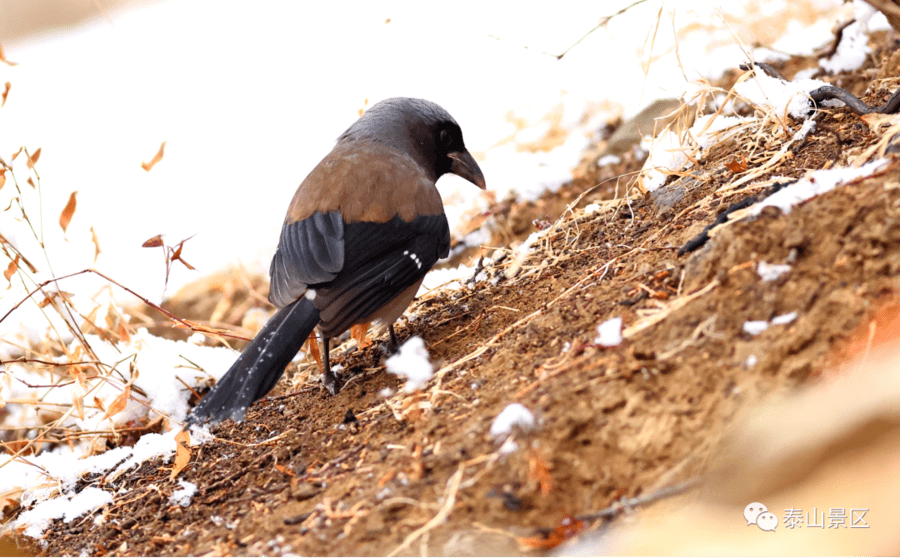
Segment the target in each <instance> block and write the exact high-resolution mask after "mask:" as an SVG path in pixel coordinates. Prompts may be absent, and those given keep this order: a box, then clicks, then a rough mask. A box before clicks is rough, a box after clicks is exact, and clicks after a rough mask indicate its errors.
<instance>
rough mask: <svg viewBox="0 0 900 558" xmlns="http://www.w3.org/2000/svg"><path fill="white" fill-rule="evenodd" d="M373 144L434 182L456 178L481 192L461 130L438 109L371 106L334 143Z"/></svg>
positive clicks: (415, 102)
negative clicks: (449, 176)
mask: <svg viewBox="0 0 900 558" xmlns="http://www.w3.org/2000/svg"><path fill="white" fill-rule="evenodd" d="M354 140H363V141H366V140H367V141H377V142H379V143H384V144H386V145H389V146H391V147H394V148H396V149H398V150H400V151H402V152H403V153H406V154H407V155H409V156H410V157H412V159H413V160H415V161H416V162H417V163H418V164H419V165H420V166H421V167H422V169H423V170H425V172H427V173H429V174H430V175H431V177H432V178H433V179H434V180H437V179H438V178H439V177H440V176H441V175H443V174H445V173H448V172H449V173H453V174H456V175H459V176H461V177H463V178H465V179H466V180H468V181H469V182H471V183H473V184H475V185H476V186H478V187H479V188H482V189H484V187H485V182H484V175H483V174H482V173H481V169H480V168H479V167H478V164H477V163H475V160H474V159H473V158H472V156H471V155H470V154H469V152H468V151H467V150H466V145H465V143H463V136H462V130H461V129H460V127H459V124H457V123H456V120H454V119H453V117H452V116H450V113H448V112H447V111H446V110H444V109H443V108H442V107H441V106H440V105H437V104H435V103H432V102H431V101H426V100H425V99H414V98H411V97H392V98H390V99H385V100H383V101H380V102H378V103H375V104H374V105H372V107H371V108H369V109H368V110H367V111H365V112H364V113H363V115H362V116H361V117H360V119H359V120H357V121H356V122H354V123H353V125H352V126H350V127H349V128H347V131H346V132H344V133H343V134H341V137H340V138H338V141H339V142H341V141H354Z"/></svg>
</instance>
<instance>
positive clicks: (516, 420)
mask: <svg viewBox="0 0 900 558" xmlns="http://www.w3.org/2000/svg"><path fill="white" fill-rule="evenodd" d="M514 426H518V427H519V428H522V429H524V430H530V429H531V428H534V415H533V414H532V413H531V411H529V410H528V409H527V408H526V407H525V405H522V404H521V403H510V404H509V405H507V406H506V408H504V409H503V410H502V411H500V414H499V415H497V418H495V419H494V422H493V423H492V424H491V436H494V437H495V438H499V437H501V436H505V435H507V434H509V433H510V432H512V429H513V427H514Z"/></svg>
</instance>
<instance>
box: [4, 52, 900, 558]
mask: <svg viewBox="0 0 900 558" xmlns="http://www.w3.org/2000/svg"><path fill="white" fill-rule="evenodd" d="M874 41H875V42H874V46H875V48H874V49H873V55H872V56H871V57H870V60H869V61H868V62H867V63H866V65H865V66H864V67H863V68H861V69H859V70H857V71H855V72H853V73H851V74H846V75H840V76H821V78H822V79H825V80H828V81H829V82H832V83H837V84H842V85H843V86H845V87H848V88H849V89H850V90H851V91H853V92H854V93H856V94H858V95H862V98H863V100H865V101H866V102H868V103H869V104H880V103H881V102H883V100H884V99H886V97H887V96H889V95H890V93H891V92H892V91H893V89H894V88H895V87H896V84H897V80H896V79H894V76H896V75H897V73H898V63H900V57H898V56H897V55H895V53H896V47H897V44H896V41H895V40H894V39H893V38H891V37H888V36H880V37H878V38H877V39H875V40H874ZM813 64H814V60H813V59H802V58H795V59H792V60H790V61H788V62H785V63H782V64H778V65H777V66H778V67H779V69H781V70H782V71H784V72H785V73H786V74H787V77H788V78H791V77H792V76H793V73H794V72H796V71H798V70H799V69H802V68H804V67H808V66H811V65H813ZM736 76H737V74H734V75H731V76H727V77H726V78H725V79H724V80H723V83H721V84H720V85H722V86H724V87H728V86H729V81H733V80H734V79H735V78H736ZM817 123H818V124H817V127H816V128H815V130H814V131H813V132H812V133H811V134H810V136H809V137H808V138H807V139H806V140H805V141H803V142H802V143H799V144H794V145H792V146H791V148H790V155H791V156H790V157H789V158H787V159H786V160H785V161H784V162H783V163H782V164H780V165H779V166H777V167H776V168H774V169H772V171H771V172H770V173H769V174H767V175H763V176H761V177H760V178H759V179H758V180H765V179H766V178H770V177H772V176H776V175H777V176H786V177H793V178H798V177H801V176H803V174H804V173H805V172H806V170H807V169H822V168H827V167H830V166H846V165H847V164H848V158H849V157H851V156H853V155H854V154H857V153H860V152H862V151H863V150H865V149H867V148H868V147H870V146H872V145H874V144H875V143H876V142H877V141H879V140H881V139H883V138H882V136H881V135H880V134H879V133H878V131H875V132H873V131H872V129H871V128H870V127H869V126H868V125H867V124H866V122H865V121H863V120H862V119H860V118H859V117H858V116H856V115H854V114H853V113H851V112H850V111H849V110H848V109H846V108H839V109H828V110H825V111H823V112H822V113H821V114H820V115H819V116H818V117H817ZM794 126H795V127H796V123H795V125H794ZM750 143H751V140H750V138H747V137H744V136H738V137H737V138H734V139H733V140H731V141H730V142H728V143H726V144H724V145H720V146H719V147H717V148H715V149H713V150H711V152H710V153H708V154H707V156H706V157H705V159H704V160H702V161H700V164H699V165H698V166H695V167H694V168H692V169H691V173H690V175H689V176H685V177H671V178H670V180H669V183H668V184H667V185H666V186H665V190H664V192H668V194H669V195H668V197H667V196H660V195H647V196H644V197H643V198H641V197H636V198H632V199H631V200H630V201H629V202H627V203H626V202H621V203H612V202H610V201H609V200H611V199H612V198H613V197H614V196H615V195H616V192H617V191H618V194H619V195H621V193H622V192H623V186H624V185H625V183H626V181H627V178H622V179H620V180H617V177H621V176H626V177H627V176H628V174H627V173H631V172H633V171H636V170H638V169H639V168H640V166H641V164H642V160H643V159H642V156H641V155H640V153H639V150H637V149H632V150H630V151H627V152H626V153H625V155H624V156H623V157H622V161H621V162H620V163H618V164H616V165H614V166H603V167H599V168H598V167H597V165H596V164H587V165H584V167H583V168H584V170H583V173H582V174H581V175H580V176H579V177H578V178H576V179H575V180H573V181H572V183H570V184H568V185H566V186H565V187H564V188H563V189H561V190H560V191H559V192H558V193H557V194H553V195H547V196H545V197H544V198H542V199H541V200H539V201H537V202H535V203H527V204H520V203H514V202H511V201H503V202H498V203H497V205H496V207H495V208H494V210H493V212H492V217H491V218H492V219H493V222H494V228H495V230H496V231H497V233H496V238H495V241H496V243H495V244H493V245H494V246H505V245H509V244H510V243H511V242H515V241H520V240H522V239H524V237H526V236H527V235H528V234H529V233H531V232H533V231H534V230H536V227H546V226H548V225H549V226H550V227H553V230H552V231H550V232H549V236H548V237H547V238H549V240H546V241H544V242H543V244H542V245H540V246H537V247H536V249H535V251H534V252H532V254H531V255H530V256H529V257H528V258H527V259H524V260H523V259H521V258H519V257H518V256H517V254H516V252H515V251H514V250H512V251H510V250H507V251H503V250H501V251H497V252H492V255H494V256H499V255H500V254H503V255H504V258H503V259H502V261H500V262H499V263H495V264H494V265H489V266H487V267H486V268H485V269H484V271H485V274H484V275H479V276H478V280H477V281H476V280H474V279H473V280H472V281H471V282H469V283H468V284H467V285H466V286H465V287H464V288H462V289H461V290H458V291H441V292H439V293H437V294H432V295H430V296H427V297H425V298H423V299H420V300H418V301H417V302H416V303H415V304H414V307H413V308H412V309H411V314H412V315H415V319H412V320H405V319H401V320H400V322H399V323H398V326H399V327H398V328H397V333H398V335H399V337H400V338H401V340H402V339H404V338H406V337H408V336H411V335H418V336H421V337H422V338H423V339H424V340H425V341H426V343H427V345H428V349H429V351H430V354H431V358H432V361H433V363H434V364H435V366H436V369H438V372H437V375H436V379H435V380H433V381H432V383H431V384H430V385H429V387H427V388H426V389H424V390H422V391H421V392H415V393H412V394H407V393H405V392H403V391H402V385H401V382H400V381H399V380H398V379H397V378H396V377H395V376H393V375H391V374H388V373H387V372H386V371H385V367H384V360H385V353H384V351H383V349H382V348H381V342H380V341H378V340H376V342H375V343H374V344H373V345H372V346H370V347H368V348H366V349H363V350H360V349H358V348H357V346H356V343H355V341H352V340H350V341H347V342H346V343H344V344H343V345H341V346H340V347H337V348H335V349H334V352H333V356H332V363H338V364H340V365H342V366H343V369H342V370H341V374H342V375H343V378H344V380H345V381H346V385H345V387H344V389H343V390H342V391H341V392H340V393H339V394H338V395H337V396H331V395H329V394H328V393H327V392H326V391H325V389H324V388H322V387H321V385H320V376H319V374H318V369H317V367H316V365H315V364H314V363H309V364H301V365H300V366H296V365H292V366H291V367H289V369H288V372H287V373H286V374H285V377H284V378H283V379H282V381H281V382H280V383H279V384H278V386H277V387H276V388H275V389H274V390H273V392H272V393H270V394H269V396H268V397H267V398H265V399H263V400H262V401H260V402H258V403H257V404H255V405H254V406H253V407H252V408H251V409H250V410H249V411H248V413H247V416H246V420H245V421H244V422H242V423H239V424H235V423H233V422H231V421H227V422H225V423H222V424H220V425H218V426H217V427H215V428H213V433H214V434H215V436H216V440H215V441H213V442H208V443H206V444H203V445H202V446H199V447H195V448H193V452H192V455H191V460H190V463H189V464H188V465H187V466H186V467H185V468H184V469H183V470H182V471H181V472H180V473H179V475H178V479H183V480H186V481H189V482H192V483H195V484H196V485H197V486H198V487H199V488H198V492H197V494H196V495H195V496H194V497H193V499H192V501H191V503H190V505H189V506H187V507H181V506H173V505H170V504H169V502H168V500H169V496H170V495H171V493H172V492H173V491H174V490H176V489H177V488H179V486H178V481H177V480H175V481H172V480H170V479H169V477H170V472H171V465H170V464H165V463H160V462H147V463H145V464H144V465H143V466H142V467H140V468H139V469H138V470H136V471H134V472H133V473H131V474H129V475H127V476H124V477H120V478H118V479H116V480H107V479H102V478H101V479H97V478H86V479H84V482H85V483H86V484H100V485H103V486H104V488H105V489H106V490H109V491H112V492H114V493H116V500H115V502H114V503H113V504H111V505H109V506H106V507H104V508H102V509H101V510H98V511H97V512H96V513H94V514H93V515H90V516H86V517H85V518H82V519H81V520H78V521H73V522H72V523H70V524H65V523H63V522H61V521H57V522H56V523H54V525H53V526H52V527H51V528H50V529H49V530H48V531H47V533H46V536H45V538H44V539H43V540H42V541H41V544H42V545H43V546H42V547H38V546H36V545H35V544H34V543H33V542H31V541H27V540H25V541H19V542H21V543H22V544H25V545H27V548H26V550H31V551H34V552H39V553H42V554H45V555H63V554H68V555H79V554H83V553H86V554H89V555H120V556H133V555H203V554H212V555H282V554H285V553H288V552H292V553H297V554H303V555H388V554H400V555H408V554H423V555H424V554H443V555H463V554H480V555H499V554H542V553H544V552H546V551H547V550H548V549H550V548H552V547H554V546H555V545H556V544H559V543H560V542H562V541H563V540H566V539H569V538H571V537H573V536H575V537H577V536H579V534H580V533H587V532H592V531H596V530H598V529H600V528H601V527H604V526H605V525H608V524H609V523H610V522H615V521H620V517H621V514H617V513H609V514H597V512H599V511H601V510H605V509H606V508H609V507H610V506H612V505H613V504H615V503H616V502H621V501H623V499H629V498H634V497H639V496H642V495H651V494H654V493H655V492H656V491H659V490H661V489H666V488H672V487H680V486H682V485H683V483H689V482H691V481H694V480H695V479H697V478H700V477H701V476H702V475H703V474H704V473H705V472H707V471H708V467H709V463H710V461H711V459H712V458H713V457H714V456H715V455H716V453H717V451H719V448H720V447H721V445H722V441H723V439H725V438H726V437H727V436H728V434H729V432H730V431H732V430H733V428H734V427H735V417H736V416H737V414H738V413H740V412H743V411H745V410H746V409H748V408H751V407H753V406H755V405H758V404H759V403H760V402H761V401H763V400H765V399H767V398H770V397H772V395H773V394H784V393H789V392H792V391H794V390H796V389H797V388H798V387H799V386H803V385H810V384H814V383H816V382H820V381H821V378H822V377H823V373H824V372H825V371H827V370H828V369H829V367H830V366H832V365H833V364H834V363H835V362H836V361H837V360H839V359H840V358H841V355H842V354H844V352H845V351H846V348H847V344H848V340H849V339H850V338H851V334H853V332H854V330H855V329H856V328H857V327H858V326H859V324H860V323H861V322H862V321H863V320H864V319H866V318H867V317H868V316H871V315H872V314H873V313H874V312H875V311H876V310H877V308H878V306H879V305H880V304H882V303H883V302H884V301H887V300H891V299H892V297H894V296H896V295H897V290H898V280H897V277H898V272H900V210H898V207H900V187H898V186H900V162H898V159H891V163H890V164H889V165H888V167H887V168H886V169H885V170H883V171H882V172H880V173H879V174H878V175H877V176H874V177H871V178H867V179H864V180H861V181H857V182H855V183H852V184H848V185H845V186H843V187H840V188H838V189H836V190H834V191H832V192H830V193H828V194H825V195H822V196H819V197H817V198H814V199H812V200H810V201H808V202H806V203H803V204H801V205H799V206H796V207H795V208H794V209H793V210H792V211H791V212H790V213H789V214H783V213H782V212H781V211H779V210H777V209H774V208H768V209H767V210H765V211H763V212H762V213H761V214H760V215H759V217H758V218H755V219H743V220H739V221H737V222H735V223H733V224H728V225H727V226H723V227H719V228H718V229H717V233H716V234H714V235H713V236H712V238H711V240H710V241H709V242H708V243H706V244H705V245H704V246H703V247H702V248H700V249H699V250H697V251H695V252H692V253H688V254H685V255H679V254H678V248H679V247H681V246H683V245H684V244H685V243H686V242H687V241H688V240H690V239H692V238H693V237H695V236H696V235H697V234H698V233H700V232H701V231H702V230H703V229H704V228H705V227H706V226H707V225H709V224H710V223H712V222H713V221H714V220H715V218H716V216H717V215H718V214H719V213H721V212H722V211H724V210H725V209H726V208H727V207H728V206H729V205H731V204H733V203H735V202H738V201H740V200H742V199H744V198H747V197H749V196H754V195H757V194H759V193H760V190H759V189H758V188H754V187H753V186H750V187H743V188H741V189H737V190H733V191H730V192H727V193H724V194H723V193H720V192H717V190H718V189H719V188H720V187H721V186H723V185H725V184H728V183H730V182H732V181H733V180H734V179H735V171H733V170H731V169H730V168H729V165H728V164H730V163H733V162H735V161H740V160H741V159H742V157H741V154H745V155H749V154H750V149H751V148H750ZM603 147H604V146H603V143H602V142H601V143H600V144H598V146H597V148H596V150H595V152H594V156H593V160H596V158H598V157H599V155H600V154H601V153H602V151H603ZM889 156H890V155H889ZM747 160H748V161H749V162H748V164H749V168H748V171H753V170H754V168H755V167H754V165H758V164H761V163H762V162H765V161H757V160H754V159H753V158H752V157H751V158H750V159H747ZM732 166H733V165H732ZM758 180H757V181H752V183H756V182H758ZM617 186H618V188H617ZM585 192H587V193H586V194H585ZM679 198H680V199H679ZM672 200H677V201H675V202H674V203H671V202H672ZM590 202H597V203H600V205H601V207H602V210H601V211H600V212H598V213H593V214H590V215H587V214H585V213H584V212H583V211H581V208H583V207H584V206H585V205H587V204H588V203H590ZM667 205H668V206H667ZM480 255H481V254H478V253H475V254H472V253H469V254H467V257H468V258H471V260H470V261H477V258H478V257H479V256H480ZM489 255H490V254H489ZM494 259H495V260H497V259H499V258H498V257H495V258H494ZM762 261H765V262H768V263H771V264H785V263H788V264H790V266H791V270H790V272H789V273H787V274H785V275H783V276H782V277H780V278H778V279H776V280H774V281H763V280H761V278H760V276H759V275H758V274H757V272H756V266H757V264H758V263H759V262H762ZM516 268H518V271H517V273H514V272H513V270H514V269H516ZM260 284H261V283H260V280H259V279H258V278H253V280H252V281H247V282H245V281H232V282H231V283H229V285H231V286H230V287H229V288H227V289H226V288H223V287H222V285H221V284H219V285H217V286H212V285H211V286H209V287H207V288H206V290H205V291H203V290H202V289H201V292H205V293H207V296H208V298H209V303H208V304H206V305H197V304H194V303H188V302H184V303H179V301H178V298H177V297H176V298H175V299H174V300H173V301H170V306H169V308H170V309H172V310H174V311H175V312H176V313H179V315H180V316H182V317H184V318H188V319H194V320H207V321H209V320H210V319H211V313H212V312H213V310H211V308H213V307H215V306H216V303H217V302H218V300H219V299H220V298H221V297H229V296H233V297H235V300H239V303H238V302H235V303H234V304H231V303H229V305H230V306H229V307H230V308H235V307H237V306H238V305H243V306H242V307H249V306H252V304H249V303H246V301H247V300H258V293H257V292H256V291H253V292H251V291H250V289H248V285H255V286H256V287H259V285H260ZM262 284H263V285H264V283H262ZM261 290H262V291H264V286H263V287H261ZM248 293H250V294H248ZM243 311H244V312H245V311H246V310H243ZM791 312H796V313H797V317H796V319H795V320H794V321H792V322H790V323H789V324H787V325H783V326H773V327H770V328H769V329H768V330H766V331H764V332H763V333H761V334H759V335H755V336H754V335H750V334H748V333H745V332H744V331H743V329H742V327H743V324H744V323H745V322H747V321H751V320H770V319H772V318H773V317H776V316H780V315H784V314H788V313H791ZM147 314H148V315H149V314H150V312H147ZM219 314H220V315H219V316H217V317H216V319H215V320H212V321H225V322H230V323H233V324H239V323H240V319H241V316H239V315H237V314H240V312H232V313H231V314H232V315H231V316H230V317H229V316H225V313H221V312H220V313H219ZM223 316H224V317H223ZM615 317H621V318H622V319H623V322H624V324H625V325H626V337H627V338H626V340H625V341H624V342H623V343H622V344H621V345H619V346H616V347H611V348H606V347H601V346H598V345H597V344H596V341H595V338H596V337H597V329H596V328H597V325H599V324H600V323H602V322H603V321H605V320H607V319H610V318H615ZM635 326H637V327H635ZM629 328H630V329H629ZM381 339H383V337H382V338H381ZM754 361H755V364H754ZM386 388H389V389H391V390H394V391H398V392H399V393H397V394H396V395H393V396H390V397H385V395H383V394H382V390H385V389H386ZM513 402H519V403H522V404H523V405H525V406H526V407H527V408H528V409H530V410H531V411H532V412H533V413H534V414H535V415H536V417H537V425H536V427H535V428H534V429H532V430H530V431H527V432H525V431H517V432H516V433H515V434H514V435H513V439H514V441H515V443H516V444H517V446H518V449H515V450H514V451H512V452H510V453H500V452H499V451H498V449H499V446H500V442H502V440H499V441H498V440H496V439H494V438H493V437H492V436H491V435H490V434H489V429H490V427H491V423H492V421H493V419H494V418H495V417H496V416H497V415H498V414H499V413H500V411H502V410H503V409H504V407H506V405H508V404H510V403H513Z"/></svg>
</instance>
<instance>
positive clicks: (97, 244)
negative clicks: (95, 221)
mask: <svg viewBox="0 0 900 558" xmlns="http://www.w3.org/2000/svg"><path fill="white" fill-rule="evenodd" d="M91 242H93V243H94V263H97V256H99V255H100V252H101V250H100V241H99V240H98V239H97V233H96V232H94V227H93V226H92V227H91Z"/></svg>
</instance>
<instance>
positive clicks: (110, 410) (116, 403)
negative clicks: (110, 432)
mask: <svg viewBox="0 0 900 558" xmlns="http://www.w3.org/2000/svg"><path fill="white" fill-rule="evenodd" d="M129 397H131V386H125V391H123V392H122V393H120V394H119V396H118V397H116V398H115V399H113V402H112V403H110V404H109V407H107V409H106V414H104V415H103V418H109V417H111V416H113V415H115V414H118V413H121V412H122V411H124V410H125V407H126V406H127V405H128V398H129Z"/></svg>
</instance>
